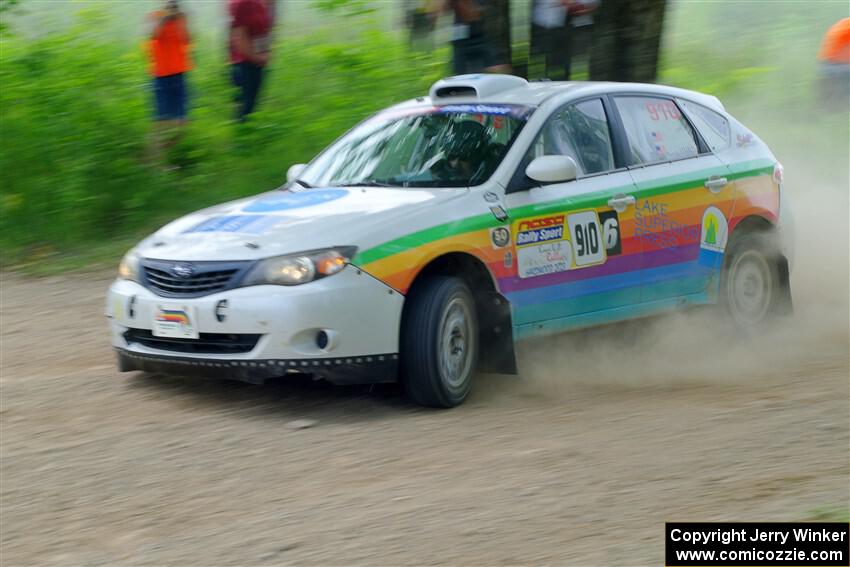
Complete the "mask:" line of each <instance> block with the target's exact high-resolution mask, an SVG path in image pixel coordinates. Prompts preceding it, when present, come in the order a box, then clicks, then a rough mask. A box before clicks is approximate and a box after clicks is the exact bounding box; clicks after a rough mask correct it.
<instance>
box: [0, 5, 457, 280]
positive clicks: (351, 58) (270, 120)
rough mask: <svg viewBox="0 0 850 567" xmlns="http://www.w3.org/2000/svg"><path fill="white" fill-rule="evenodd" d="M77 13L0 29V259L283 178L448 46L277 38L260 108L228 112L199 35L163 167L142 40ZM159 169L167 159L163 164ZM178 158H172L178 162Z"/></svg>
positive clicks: (426, 80) (104, 237) (224, 77)
mask: <svg viewBox="0 0 850 567" xmlns="http://www.w3.org/2000/svg"><path fill="white" fill-rule="evenodd" d="M109 25H110V22H109V17H108V15H107V14H106V13H105V12H104V11H102V10H100V9H98V8H93V9H87V10H83V11H82V12H80V13H79V14H78V19H77V23H76V24H75V25H74V26H73V27H72V28H70V29H68V30H67V31H65V32H62V33H55V34H51V35H48V36H46V37H43V38H40V39H36V40H31V41H24V40H19V39H17V38H11V39H7V40H4V43H3V46H2V47H3V48H2V50H1V52H0V84H2V85H3V88H2V89H0V111H1V112H0V133H2V140H0V144H1V145H0V172H2V174H0V194H2V197H0V248H2V250H3V252H4V254H3V255H4V256H5V258H4V260H5V262H6V263H9V262H10V261H11V262H21V261H26V260H30V259H32V257H34V256H35V257H36V258H37V259H39V258H44V257H51V255H52V254H55V253H62V252H67V251H72V252H74V253H77V252H78V251H79V250H81V249H85V248H86V247H88V246H90V245H91V244H92V243H98V244H102V243H104V242H108V241H110V240H120V241H122V242H123V241H125V240H126V238H127V235H131V234H135V235H138V234H142V233H145V232H148V231H150V230H152V229H154V228H156V226H157V224H160V223H162V222H164V221H167V220H169V219H170V218H173V217H174V216H176V215H179V214H182V213H186V212H189V211H192V210H195V209H198V208H200V207H203V206H207V205H212V204H215V203H219V202H222V201H225V200H228V199H232V198H238V197H241V196H245V195H250V194H255V193H259V192H261V191H265V190H268V189H271V188H274V187H276V186H278V185H280V184H281V182H282V181H283V179H284V176H285V172H286V169H287V168H288V166H289V165H291V164H293V163H297V162H303V161H306V160H309V159H310V158H311V157H312V156H313V155H315V154H316V153H317V151H318V150H320V149H321V148H322V147H323V146H325V145H326V144H328V143H329V142H330V141H332V140H333V139H334V138H336V137H337V136H339V135H340V134H342V133H343V132H344V131H345V130H347V129H348V128H350V127H351V126H353V125H354V124H356V123H357V122H359V121H360V120H362V119H363V118H364V117H365V116H367V115H369V114H371V113H373V112H375V111H376V110H378V109H380V108H383V107H385V106H387V105H389V104H392V103H394V102H398V101H400V100H403V99H405V98H411V97H413V96H416V95H419V94H421V93H422V92H424V91H426V90H427V88H428V86H429V85H430V84H431V83H432V82H433V81H435V80H436V79H437V78H439V77H440V76H443V75H444V74H445V72H444V71H445V69H444V63H443V61H445V60H446V53H445V52H442V53H439V54H438V56H427V55H422V54H411V53H408V51H407V49H406V47H405V45H404V44H403V42H401V41H399V40H398V39H396V38H394V37H393V36H391V35H389V34H386V33H382V32H377V31H368V32H364V33H361V34H360V35H359V40H358V41H356V42H351V43H344V44H343V43H339V42H338V41H337V40H336V39H335V38H334V36H333V35H331V33H330V32H327V33H324V34H320V35H314V36H312V37H310V38H289V37H287V38H279V42H278V43H279V44H278V45H277V46H276V48H275V51H274V60H273V61H272V63H271V65H270V67H269V70H268V74H267V76H266V83H265V84H264V87H263V93H262V98H261V102H260V105H259V110H258V112H256V114H255V115H254V116H253V117H252V119H251V120H250V121H249V122H248V123H246V124H238V123H236V122H235V121H233V120H232V116H233V114H234V112H235V107H234V105H233V102H232V101H233V96H234V91H233V88H232V87H231V85H230V83H229V78H228V73H229V69H228V66H227V63H226V61H225V60H224V48H223V46H222V45H221V44H220V43H217V42H215V41H213V40H212V39H210V38H201V40H200V44H199V45H197V46H196V49H195V50H194V62H195V69H194V70H193V71H192V72H191V73H190V76H189V88H190V100H191V110H190V123H189V125H188V127H187V130H186V132H185V135H184V137H183V138H182V140H180V141H179V143H177V144H176V145H175V146H174V147H172V148H171V149H170V150H169V152H168V154H167V158H166V161H167V163H165V164H163V163H162V161H160V160H155V159H153V157H152V155H151V147H152V144H151V138H152V129H153V123H152V121H151V116H152V93H151V92H150V83H151V80H150V78H149V76H148V75H147V73H146V65H147V62H146V58H145V55H144V52H143V49H142V47H141V46H137V47H135V48H133V49H129V50H128V49H126V48H124V47H123V46H122V44H120V43H116V42H114V41H112V39H111V38H109V37H108V36H107V34H103V33H96V31H95V30H103V29H108V26H109ZM164 166H165V167H164ZM178 166H179V167H178Z"/></svg>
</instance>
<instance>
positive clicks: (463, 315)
mask: <svg viewBox="0 0 850 567" xmlns="http://www.w3.org/2000/svg"><path fill="white" fill-rule="evenodd" d="M408 301H410V302H411V303H410V305H409V306H408V309H407V310H406V312H405V317H404V320H403V323H402V336H401V365H402V373H403V376H402V380H403V382H404V387H405V390H406V391H407V394H408V396H410V398H411V399H413V401H415V402H416V403H418V404H421V405H424V406H431V407H443V408H449V407H454V406H456V405H458V404H460V403H461V402H463V400H464V399H466V396H467V394H469V390H470V388H471V387H472V379H473V377H474V375H475V369H476V366H477V363H478V319H477V317H476V312H475V301H474V299H473V298H472V294H471V293H470V291H469V288H468V287H467V285H466V284H465V283H464V282H463V281H462V280H460V279H458V278H454V277H445V276H439V277H433V278H429V279H428V280H426V281H424V282H422V283H421V284H420V285H419V286H417V288H416V289H415V290H414V291H413V293H411V295H410V296H409V297H408Z"/></svg>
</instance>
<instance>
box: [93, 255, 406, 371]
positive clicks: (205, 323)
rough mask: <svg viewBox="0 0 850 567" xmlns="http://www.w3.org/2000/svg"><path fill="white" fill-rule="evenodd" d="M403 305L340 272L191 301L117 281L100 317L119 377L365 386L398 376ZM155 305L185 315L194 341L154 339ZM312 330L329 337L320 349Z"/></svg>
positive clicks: (388, 292) (365, 279)
mask: <svg viewBox="0 0 850 567" xmlns="http://www.w3.org/2000/svg"><path fill="white" fill-rule="evenodd" d="M222 301H226V303H225V305H226V310H224V312H223V311H222V310H221V306H222ZM403 304H404V297H403V296H402V295H401V294H399V293H398V292H396V291H394V290H392V289H391V288H389V287H388V286H386V285H385V284H383V283H382V282H380V281H378V280H376V279H375V278H373V277H372V276H370V275H368V274H366V273H365V272H363V271H362V270H360V269H358V268H356V267H354V266H348V267H346V268H345V269H344V270H343V271H342V272H340V273H339V274H336V275H334V276H332V277H328V278H323V279H320V280H316V281H314V282H310V283H307V284H304V285H300V286H291V287H285V286H274V285H263V286H251V287H243V288H236V289H231V290H227V291H222V292H219V293H214V294H210V295H206V296H203V297H196V298H172V297H161V296H159V295H157V294H155V293H154V292H152V291H151V290H149V289H147V288H145V287H143V286H142V285H140V284H138V283H135V282H130V281H126V280H116V281H115V282H113V284H112V285H111V286H110V288H109V292H108V297H107V307H106V315H107V317H108V318H109V320H110V328H111V332H112V346H113V347H114V348H115V350H116V352H117V354H118V364H119V369H120V370H122V371H130V370H143V371H148V372H159V373H165V374H176V375H201V376H210V377H221V378H230V379H235V380H242V381H247V382H262V381H264V380H265V379H267V378H271V377H274V376H281V375H284V374H287V373H291V372H302V373H310V374H313V375H314V376H316V377H320V378H324V379H327V380H330V381H332V382H335V383H364V382H366V383H368V382H388V381H394V380H395V379H396V374H397V361H398V332H399V325H400V321H401V311H402V307H403ZM161 307H166V308H169V307H179V308H182V309H185V310H186V311H191V312H192V313H193V314H194V318H195V321H193V324H194V326H195V327H196V328H197V330H198V331H199V332H200V339H199V340H197V341H195V340H192V339H175V340H164V341H163V340H159V339H157V338H155V337H153V336H152V334H151V332H150V331H151V329H152V328H153V326H154V321H153V320H154V314H155V312H156V311H157V309H158V308H161ZM222 314H223V315H224V316H223V317H222ZM320 331H324V332H325V336H326V337H327V338H328V340H327V344H326V345H325V346H324V347H320V344H319V343H318V342H317V340H316V339H317V334H318V333H319V332H320ZM249 339H250V340H249Z"/></svg>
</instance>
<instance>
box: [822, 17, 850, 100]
mask: <svg viewBox="0 0 850 567" xmlns="http://www.w3.org/2000/svg"><path fill="white" fill-rule="evenodd" d="M818 59H820V67H821V73H820V74H821V79H820V83H821V85H820V90H821V99H822V102H823V104H825V105H827V106H830V107H834V108H837V109H842V110H843V109H845V108H846V105H847V101H848V99H850V18H844V19H843V20H839V21H838V22H836V23H835V24H834V25H833V26H832V27H831V28H829V30H828V31H827V32H826V35H825V36H824V38H823V43H822V44H821V48H820V51H819V52H818Z"/></svg>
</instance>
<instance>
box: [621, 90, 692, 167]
mask: <svg viewBox="0 0 850 567" xmlns="http://www.w3.org/2000/svg"><path fill="white" fill-rule="evenodd" d="M614 100H615V101H616V104H617V110H619V111H620V116H621V117H622V119H623V126H624V127H625V129H626V136H627V137H628V140H629V149H630V150H631V151H630V153H631V159H630V163H631V164H632V165H637V164H652V163H659V162H665V161H673V160H679V159H686V158H691V157H696V156H697V155H698V154H699V149H698V147H697V142H696V138H695V136H694V131H693V129H692V128H691V125H690V124H689V123H688V121H687V120H686V119H685V117H684V116H682V113H681V112H680V111H679V107H678V106H676V103H674V102H673V101H672V100H668V99H664V98H654V97H642V96H624V97H616V98H615V99H614Z"/></svg>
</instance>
